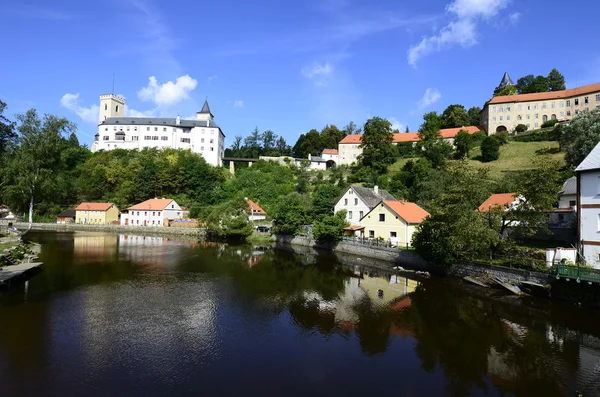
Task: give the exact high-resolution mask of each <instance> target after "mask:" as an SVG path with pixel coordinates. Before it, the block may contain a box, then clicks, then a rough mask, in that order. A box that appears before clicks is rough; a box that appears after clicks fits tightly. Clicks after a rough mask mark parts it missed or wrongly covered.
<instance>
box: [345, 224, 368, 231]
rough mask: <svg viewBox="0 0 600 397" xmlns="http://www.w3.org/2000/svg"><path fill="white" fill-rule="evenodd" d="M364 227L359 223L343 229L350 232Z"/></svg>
mask: <svg viewBox="0 0 600 397" xmlns="http://www.w3.org/2000/svg"><path fill="white" fill-rule="evenodd" d="M364 228H365V227H364V226H361V225H350V226H348V227H345V228H344V230H348V231H350V232H354V231H356V230H363V229H364Z"/></svg>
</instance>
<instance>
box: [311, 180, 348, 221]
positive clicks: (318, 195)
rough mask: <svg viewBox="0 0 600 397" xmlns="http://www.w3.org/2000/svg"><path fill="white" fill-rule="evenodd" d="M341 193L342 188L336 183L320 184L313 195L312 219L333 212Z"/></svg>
mask: <svg viewBox="0 0 600 397" xmlns="http://www.w3.org/2000/svg"><path fill="white" fill-rule="evenodd" d="M341 194H342V190H341V189H340V188H339V187H337V186H335V185H330V184H327V185H321V186H318V187H317V188H316V189H315V191H314V193H313V196H312V211H311V215H312V219H314V220H317V219H320V218H321V217H323V216H325V215H330V214H331V213H333V207H334V205H335V203H336V202H337V200H338V199H339V198H340V196H341Z"/></svg>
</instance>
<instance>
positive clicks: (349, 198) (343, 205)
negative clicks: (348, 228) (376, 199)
mask: <svg viewBox="0 0 600 397" xmlns="http://www.w3.org/2000/svg"><path fill="white" fill-rule="evenodd" d="M341 210H346V219H348V222H350V223H352V224H355V225H358V224H359V222H360V219H361V218H362V217H363V216H365V215H366V214H367V213H368V212H369V211H371V208H369V206H368V205H367V203H365V202H364V201H363V200H362V199H361V198H360V197H359V196H358V195H357V194H356V192H355V191H354V190H353V189H352V188H348V190H346V193H344V195H343V196H342V197H341V198H340V199H339V200H338V202H337V203H336V204H335V207H334V212H338V211H341Z"/></svg>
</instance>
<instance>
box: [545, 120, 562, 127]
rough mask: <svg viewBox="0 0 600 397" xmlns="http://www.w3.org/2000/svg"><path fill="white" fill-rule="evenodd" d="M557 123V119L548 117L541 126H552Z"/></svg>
mask: <svg viewBox="0 0 600 397" xmlns="http://www.w3.org/2000/svg"><path fill="white" fill-rule="evenodd" d="M557 123H558V120H557V119H550V120H548V121H545V122H543V123H542V125H541V128H548V127H554V126H555V125H556V124H557Z"/></svg>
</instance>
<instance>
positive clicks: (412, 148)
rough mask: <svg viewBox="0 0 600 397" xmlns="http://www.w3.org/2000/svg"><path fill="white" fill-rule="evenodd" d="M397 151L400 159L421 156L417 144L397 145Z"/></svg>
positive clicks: (402, 143)
mask: <svg viewBox="0 0 600 397" xmlns="http://www.w3.org/2000/svg"><path fill="white" fill-rule="evenodd" d="M396 150H397V151H398V158H401V159H405V158H412V157H417V156H419V155H420V154H421V153H420V151H419V149H418V146H417V145H416V144H415V142H400V143H397V144H396Z"/></svg>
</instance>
